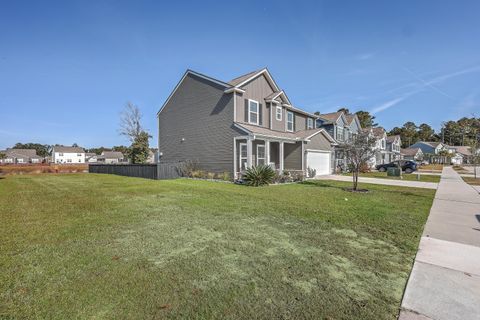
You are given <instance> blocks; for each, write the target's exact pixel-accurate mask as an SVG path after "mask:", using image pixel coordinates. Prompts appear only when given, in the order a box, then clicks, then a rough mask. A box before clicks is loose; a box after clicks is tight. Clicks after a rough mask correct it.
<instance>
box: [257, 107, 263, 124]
mask: <svg viewBox="0 0 480 320" xmlns="http://www.w3.org/2000/svg"><path fill="white" fill-rule="evenodd" d="M262 109H263V105H262V104H261V103H259V104H258V125H260V126H261V125H263V113H262Z"/></svg>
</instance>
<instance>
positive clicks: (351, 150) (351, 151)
mask: <svg viewBox="0 0 480 320" xmlns="http://www.w3.org/2000/svg"><path fill="white" fill-rule="evenodd" d="M340 148H342V149H343V151H344V152H345V155H346V157H347V162H348V165H349V167H350V169H351V170H352V176H353V188H352V189H353V191H356V190H357V187H358V175H359V173H360V169H361V167H362V166H363V165H367V164H368V161H369V160H370V159H371V158H372V157H374V156H375V153H376V151H377V149H376V140H375V138H374V137H373V136H372V135H371V134H370V132H369V131H360V132H359V133H358V134H357V135H355V136H354V137H352V139H349V140H348V141H346V142H344V143H342V144H341V145H340Z"/></svg>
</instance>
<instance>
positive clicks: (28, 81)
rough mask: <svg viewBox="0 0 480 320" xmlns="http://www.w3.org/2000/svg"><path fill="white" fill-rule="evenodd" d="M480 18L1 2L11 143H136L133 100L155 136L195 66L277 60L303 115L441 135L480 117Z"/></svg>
mask: <svg viewBox="0 0 480 320" xmlns="http://www.w3.org/2000/svg"><path fill="white" fill-rule="evenodd" d="M479 12H480V2H479V1H312V2H303V1H289V2H284V1H272V2H268V1H250V2H249V1H245V2H234V3H231V4H228V3H227V2H226V1H218V2H213V1H192V2H182V1H166V2H161V1H58V2H53V1H32V2H28V1H6V0H0V148H5V147H9V146H11V145H12V144H14V143H16V142H39V143H48V144H54V143H59V144H66V145H70V144H72V143H74V142H75V143H78V144H79V145H82V146H85V147H93V146H100V145H103V146H112V145H119V144H127V141H126V140H125V139H124V138H123V137H121V136H119V135H118V124H119V113H120V112H121V110H122V109H123V106H124V105H125V103H126V102H127V101H131V102H133V103H135V104H137V105H138V106H139V107H140V108H141V110H142V112H143V115H144V118H143V119H144V126H145V127H146V128H147V129H148V130H149V131H150V133H151V134H152V135H154V136H155V135H156V133H157V128H156V122H155V119H156V116H155V114H156V112H157V111H158V109H159V107H160V106H161V105H162V104H163V102H164V101H165V99H166V98H167V96H168V95H169V93H170V92H171V90H172V89H173V87H174V86H175V84H176V83H177V81H178V80H179V79H180V77H181V76H182V74H183V73H184V71H185V70H186V69H187V68H190V69H193V70H196V71H199V72H202V73H205V74H208V75H210V76H213V77H216V78H218V79H221V80H229V79H231V78H234V77H236V76H238V75H241V74H244V73H247V72H249V71H251V70H255V69H259V68H262V67H265V66H266V67H268V68H269V70H270V71H271V73H272V75H273V76H274V78H275V79H276V81H277V82H278V84H279V86H280V87H281V88H283V89H284V90H285V91H286V92H287V94H288V96H289V98H290V99H291V100H292V102H293V103H294V104H295V105H296V106H298V107H300V108H303V109H305V110H308V111H311V112H314V111H321V112H330V111H336V109H338V107H339V106H346V107H348V108H350V110H353V111H356V110H359V109H363V110H368V111H371V112H373V113H375V115H376V116H377V120H378V122H379V123H380V124H381V125H382V126H384V127H385V128H386V129H390V128H392V127H394V126H400V125H402V124H403V123H404V122H406V121H409V120H411V121H414V122H416V123H417V124H420V123H422V122H427V123H429V124H431V125H432V126H434V127H435V128H437V129H438V128H439V126H440V123H441V122H442V121H444V120H448V119H457V118H460V117H462V116H470V115H471V114H472V113H473V112H476V114H477V116H478V115H479V114H480V54H479V52H480V19H478V14H479ZM151 144H154V145H155V144H156V139H153V140H152V141H151Z"/></svg>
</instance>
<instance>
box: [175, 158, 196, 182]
mask: <svg viewBox="0 0 480 320" xmlns="http://www.w3.org/2000/svg"><path fill="white" fill-rule="evenodd" d="M196 171H200V164H199V163H198V161H197V160H187V161H185V162H183V163H182V164H180V165H179V166H178V172H179V174H180V175H181V176H182V177H190V178H194V177H193V173H194V172H196Z"/></svg>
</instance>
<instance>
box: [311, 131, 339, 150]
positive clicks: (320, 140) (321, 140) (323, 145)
mask: <svg viewBox="0 0 480 320" xmlns="http://www.w3.org/2000/svg"><path fill="white" fill-rule="evenodd" d="M306 149H312V150H328V151H332V150H333V147H332V144H331V143H330V141H328V139H327V138H325V135H323V133H319V134H317V135H315V136H313V137H311V138H310V141H308V142H307V144H306Z"/></svg>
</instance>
